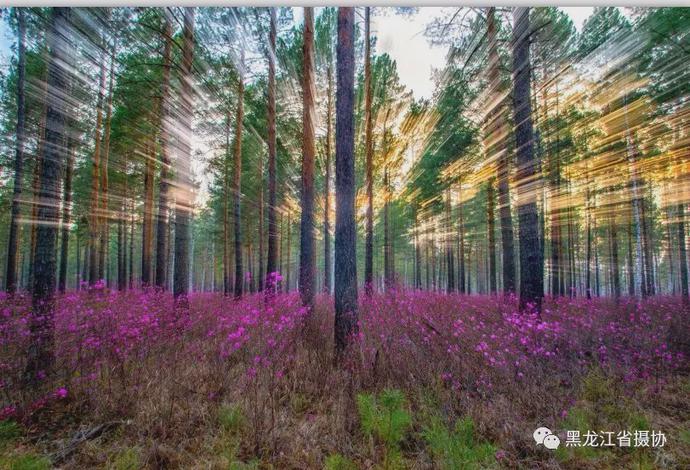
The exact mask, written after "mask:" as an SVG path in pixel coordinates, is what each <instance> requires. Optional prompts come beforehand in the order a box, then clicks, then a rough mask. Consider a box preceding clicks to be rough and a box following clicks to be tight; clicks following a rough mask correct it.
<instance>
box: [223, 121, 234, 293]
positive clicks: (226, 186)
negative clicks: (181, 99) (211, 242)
mask: <svg viewBox="0 0 690 470" xmlns="http://www.w3.org/2000/svg"><path fill="white" fill-rule="evenodd" d="M229 194H230V115H229V114H228V115H226V117H225V157H224V159H223V295H226V296H227V295H230V291H231V289H232V287H231V285H230V220H229V217H230V214H229V209H228V196H229Z"/></svg>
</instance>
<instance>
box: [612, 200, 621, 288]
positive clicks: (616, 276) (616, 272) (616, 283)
mask: <svg viewBox="0 0 690 470" xmlns="http://www.w3.org/2000/svg"><path fill="white" fill-rule="evenodd" d="M610 235H611V267H612V272H611V276H612V279H611V288H612V290H613V297H614V298H615V299H618V298H620V296H621V284H620V279H621V276H620V263H619V261H618V224H617V223H616V216H615V209H614V213H613V215H612V217H611V225H610Z"/></svg>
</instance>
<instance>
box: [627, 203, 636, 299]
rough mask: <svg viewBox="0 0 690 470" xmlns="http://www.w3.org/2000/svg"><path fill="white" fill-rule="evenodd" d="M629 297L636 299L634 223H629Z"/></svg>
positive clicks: (630, 221)
mask: <svg viewBox="0 0 690 470" xmlns="http://www.w3.org/2000/svg"><path fill="white" fill-rule="evenodd" d="M627 264H628V295H629V296H630V297H635V265H634V263H633V221H632V214H631V217H630V220H629V221H628V262H627Z"/></svg>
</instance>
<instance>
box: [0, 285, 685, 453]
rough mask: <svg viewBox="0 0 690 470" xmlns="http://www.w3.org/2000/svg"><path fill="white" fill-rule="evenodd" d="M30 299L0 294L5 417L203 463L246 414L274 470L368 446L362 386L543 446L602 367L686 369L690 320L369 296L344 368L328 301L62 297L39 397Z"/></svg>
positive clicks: (663, 312)
mask: <svg viewBox="0 0 690 470" xmlns="http://www.w3.org/2000/svg"><path fill="white" fill-rule="evenodd" d="M30 305H31V302H30V298H29V297H27V296H25V295H18V296H15V297H14V298H13V299H10V298H8V297H7V296H6V295H5V294H0V420H2V419H12V420H14V421H17V422H21V423H24V424H25V425H27V426H31V425H36V423H41V422H44V421H45V420H46V419H51V420H60V419H61V418H60V416H72V417H73V418H72V419H75V420H76V421H77V422H79V421H91V422H101V421H106V420H110V419H115V418H118V419H119V418H129V419H131V420H132V421H134V422H136V423H137V425H138V428H139V430H140V431H139V432H143V435H144V436H146V439H150V438H153V439H156V440H160V441H166V440H173V441H174V442H175V443H176V444H175V445H176V446H181V445H182V444H181V442H187V443H188V445H189V448H186V449H184V448H181V449H182V450H181V451H180V452H185V453H187V454H194V453H195V452H199V449H198V448H197V447H195V445H193V444H191V442H192V441H191V438H192V436H196V435H198V433H199V432H201V431H200V429H208V428H209V427H211V428H212V426H213V425H212V424H209V423H212V422H213V419H210V418H209V417H211V416H214V415H215V414H217V413H218V409H219V407H222V406H224V405H223V404H224V403H237V404H241V409H242V410H243V412H244V414H245V415H246V418H247V422H248V426H247V428H248V429H249V431H248V432H247V433H246V436H245V438H244V441H243V443H242V446H241V449H242V450H241V452H242V453H243V454H244V456H245V457H246V458H247V459H251V458H253V456H257V455H270V456H272V457H271V459H272V463H273V464H274V465H277V466H279V467H282V466H289V465H297V464H298V463H301V462H302V459H304V458H305V457H304V455H303V454H301V453H299V452H298V450H299V448H300V447H309V448H312V447H313V448H314V450H313V452H315V453H316V455H317V457H314V458H315V459H316V460H315V462H323V461H324V460H325V458H326V457H327V456H328V455H330V454H335V453H337V452H342V451H343V448H345V447H348V445H349V444H347V443H348V442H350V443H351V442H352V441H357V440H358V439H362V438H361V435H360V434H358V433H357V431H356V429H357V426H356V425H355V426H354V427H353V425H352V424H351V421H352V419H356V416H357V413H356V404H355V396H356V394H357V393H360V392H376V391H380V390H383V389H385V388H397V389H400V390H402V391H403V392H404V393H405V394H406V396H407V397H408V398H409V399H410V400H411V403H412V408H413V411H415V412H416V413H418V414H421V415H425V414H427V413H430V416H434V418H433V419H434V420H437V419H439V418H438V417H439V416H440V415H439V413H441V414H442V415H444V416H446V418H447V419H451V417H453V416H454V417H455V418H453V419H466V418H465V417H467V419H473V420H474V422H475V423H476V426H477V429H476V431H477V433H478V434H479V435H481V436H482V438H483V439H485V440H486V441H488V442H492V443H493V445H495V446H496V448H497V449H498V451H497V456H499V455H500V459H499V460H501V461H510V459H511V458H513V457H515V456H516V455H523V454H524V455H529V454H530V453H534V452H536V450H535V449H533V446H530V443H529V440H525V439H524V436H523V434H524V432H525V431H524V428H529V427H530V426H532V423H533V422H535V421H540V422H541V421H543V422H549V423H558V422H563V420H564V419H566V417H567V416H568V412H569V410H570V409H571V408H573V407H575V406H576V403H578V400H580V398H581V392H580V387H581V384H582V383H583V380H584V379H585V378H586V377H587V375H588V374H589V373H590V372H591V371H592V370H596V371H600V372H601V373H602V374H604V375H605V376H606V377H607V380H610V381H611V383H618V384H621V390H623V391H622V392H620V393H628V394H630V395H634V394H635V393H637V392H639V391H641V390H646V389H647V388H649V387H653V388H654V390H655V392H654V393H656V391H658V390H659V389H660V388H663V387H664V386H665V384H671V383H672V382H673V380H674V378H677V377H683V376H687V373H688V370H689V369H690V363H689V361H688V353H689V351H688V327H687V325H688V321H687V320H688V311H687V310H686V309H684V308H683V306H682V302H681V300H680V299H679V298H673V297H654V298H650V299H646V300H644V301H635V300H626V299H622V300H620V302H619V303H615V302H613V301H612V300H607V299H595V300H591V301H588V300H585V299H580V298H576V299H568V298H562V299H556V300H554V299H547V301H546V302H545V304H544V309H543V312H542V313H541V315H536V314H528V313H520V312H519V311H518V310H517V301H516V299H514V298H508V299H504V298H503V297H498V296H497V297H490V296H462V295H456V294H451V295H447V294H443V293H434V292H427V291H413V290H404V289H401V290H394V291H391V292H389V293H387V294H374V295H373V296H372V297H371V298H366V297H364V296H361V297H360V311H359V315H360V328H359V334H358V335H357V336H356V337H354V338H352V343H353V346H352V350H351V351H350V354H348V355H347V356H346V359H345V363H344V364H343V366H342V367H333V363H332V360H333V355H332V350H333V342H332V335H333V315H334V313H333V306H332V299H331V298H330V297H328V296H325V295H319V296H317V299H316V305H315V308H314V311H313V312H311V314H310V313H309V312H308V311H307V309H305V308H304V307H302V306H301V303H300V297H299V294H298V293H297V292H293V293H290V294H272V295H270V296H268V297H266V296H265V295H263V294H255V295H250V296H246V297H244V298H243V299H242V300H239V301H235V300H233V299H232V298H231V297H224V296H223V295H222V294H218V293H194V294H191V295H190V297H189V305H190V309H189V313H188V314H187V313H182V314H181V313H180V311H179V310H176V309H175V306H174V303H173V299H172V296H171V295H170V294H169V293H161V292H157V291H153V290H151V291H127V292H115V291H109V290H107V289H105V288H100V289H96V290H92V291H80V292H69V293H67V294H65V295H64V296H61V297H59V298H58V299H57V301H56V312H55V318H54V324H55V341H54V350H55V363H54V365H53V367H52V369H51V370H50V371H43V372H41V373H40V374H41V376H40V377H39V378H40V379H41V381H40V384H41V385H39V386H38V387H37V388H36V389H35V390H31V391H30V393H27V392H26V390H24V389H23V388H22V386H21V383H22V374H23V372H24V368H25V364H26V363H25V358H26V354H27V350H28V346H29V331H28V317H29V313H30ZM429 403H432V405H430V404H429ZM233 406H234V405H233ZM429 407H431V411H430V408H429ZM353 416H354V417H355V418H353ZM348 423H350V424H348ZM420 426H421V425H420ZM449 426H450V428H452V423H451V424H449ZM142 429H143V431H142ZM306 430H309V431H308V432H307V431H306ZM418 431H419V432H420V433H421V429H418ZM295 433H297V435H296V434H295ZM300 433H303V434H304V436H306V435H309V436H313V435H316V436H317V437H310V438H309V439H307V438H306V437H300V436H302V434H300ZM135 435H136V436H139V437H132V439H134V440H135V442H138V441H136V439H140V438H141V436H140V435H139V434H136V433H135ZM296 436H297V437H296ZM527 436H529V434H527ZM314 439H315V440H314ZM295 440H297V441H295ZM420 442H423V440H422V439H421V438H420ZM420 446H422V444H420ZM362 447H363V448H364V449H367V448H368V446H367V445H363V446H362ZM351 453H352V452H350V454H351ZM525 453H526V454H525ZM355 457H357V456H355ZM360 457H361V456H360ZM362 458H364V457H362ZM497 458H498V457H497ZM291 459H292V460H291ZM192 460H193V459H192ZM360 460H361V459H360ZM180 465H182V464H180ZM315 465H316V466H317V467H318V465H321V463H318V465H317V464H315Z"/></svg>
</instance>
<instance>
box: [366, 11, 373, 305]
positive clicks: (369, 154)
mask: <svg viewBox="0 0 690 470" xmlns="http://www.w3.org/2000/svg"><path fill="white" fill-rule="evenodd" d="M370 22H371V11H370V7H365V9H364V29H365V32H364V93H365V95H364V96H365V98H364V100H365V101H364V126H365V131H364V139H365V142H364V147H365V150H364V151H365V153H366V185H367V214H366V240H365V242H364V250H365V252H364V292H365V293H366V294H367V295H371V293H372V291H373V289H374V284H373V283H374V169H373V167H374V163H373V160H374V139H373V135H372V116H371V102H372V90H371V25H370Z"/></svg>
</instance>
